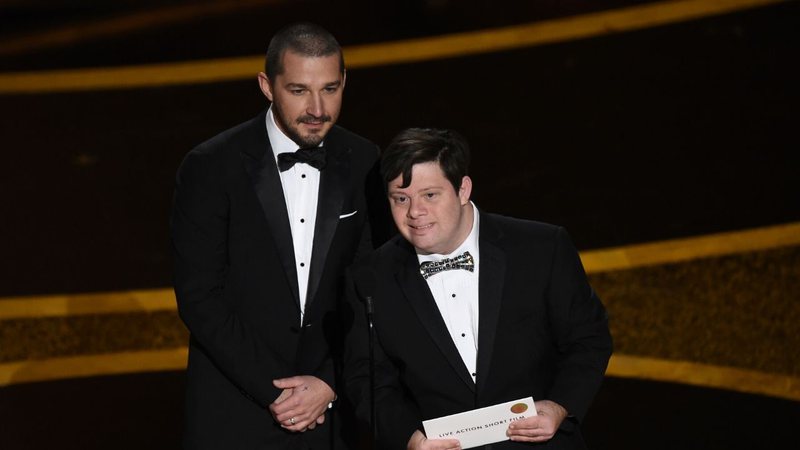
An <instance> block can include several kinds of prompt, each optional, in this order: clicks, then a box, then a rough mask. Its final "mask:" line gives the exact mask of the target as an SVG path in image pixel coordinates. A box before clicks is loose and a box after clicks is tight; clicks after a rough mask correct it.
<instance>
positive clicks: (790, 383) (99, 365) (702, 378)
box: [0, 347, 800, 401]
mask: <svg viewBox="0 0 800 450" xmlns="http://www.w3.org/2000/svg"><path fill="white" fill-rule="evenodd" d="M187 354H188V350H187V348H186V347H180V348H172V349H166V350H151V351H140V352H124V353H109V354H102V355H83V356H70V357H62V358H52V359H45V360H35V361H19V362H12V363H6V364H0V387H2V386H10V385H14V384H22V383H33V382H43V381H55V380H62V379H71V378H84V377H94V376H106V375H121V374H131V373H145V372H161V371H172V370H183V369H184V368H185V367H186V358H187ZM606 375H607V376H611V377H618V378H635V379H644V380H653V381H663V382H670V383H679V384H688V385H692V386H701V387H709V388H716V389H726V390H730V391H736V392H743V393H747V394H757V395H766V396H770V397H776V398H784V399H788V400H795V401H800V378H796V377H791V376H788V375H773V374H769V373H763V372H757V371H753V370H745V369H738V368H734V367H724V366H712V365H708V364H699V363H694V362H689V361H670V360H664V359H656V358H647V357H640V356H633V355H613V356H612V357H611V361H610V363H609V366H608V371H607V373H606Z"/></svg>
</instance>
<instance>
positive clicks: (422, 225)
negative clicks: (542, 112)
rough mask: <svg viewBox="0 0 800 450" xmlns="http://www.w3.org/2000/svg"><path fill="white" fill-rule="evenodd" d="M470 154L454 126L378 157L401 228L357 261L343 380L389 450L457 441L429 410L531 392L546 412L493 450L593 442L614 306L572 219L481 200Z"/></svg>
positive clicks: (399, 140) (408, 137) (402, 140)
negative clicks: (545, 218)
mask: <svg viewBox="0 0 800 450" xmlns="http://www.w3.org/2000/svg"><path fill="white" fill-rule="evenodd" d="M468 166H469V147H468V145H467V143H466V141H465V140H464V139H463V137H461V136H460V135H459V134H457V133H455V132H451V131H446V130H431V129H409V130H405V131H403V132H401V133H400V134H399V135H398V136H397V137H395V139H394V140H393V141H392V143H391V144H390V145H389V146H388V148H387V149H386V150H385V152H384V154H383V155H382V157H381V171H382V173H383V177H384V181H385V183H386V184H387V187H388V194H389V204H390V209H391V211H392V216H393V218H394V222H395V225H396V226H397V228H398V230H399V232H400V235H399V236H396V237H395V238H393V239H391V240H390V241H389V242H387V243H386V244H384V245H383V246H382V247H380V248H379V249H378V250H376V251H375V252H373V253H371V254H370V255H368V256H367V257H366V258H364V259H363V260H361V261H359V262H358V263H356V265H354V266H353V267H352V268H351V269H350V270H349V271H348V274H349V277H348V278H349V281H348V291H347V295H346V298H347V307H346V308H345V310H344V311H345V316H344V317H346V318H348V319H350V320H352V324H351V325H350V327H349V331H348V333H347V338H346V345H345V363H344V380H345V384H346V386H347V392H348V394H349V395H350V396H351V397H352V400H353V402H354V404H355V405H356V407H357V413H358V414H359V416H360V417H362V418H363V419H364V420H369V419H370V416H371V414H370V412H369V411H370V409H371V405H370V402H371V401H374V408H375V416H376V421H377V423H376V425H377V426H376V429H377V440H378V445H379V448H382V449H406V448H409V449H446V448H453V449H455V448H459V447H460V443H459V441H458V440H457V439H428V438H427V437H426V436H425V434H424V433H423V427H422V421H423V420H428V419H433V418H437V417H441V416H446V415H451V414H456V413H461V412H465V411H469V410H472V409H476V408H480V407H485V406H490V405H495V404H501V403H505V402H509V401H513V400H517V399H521V398H526V397H529V396H532V397H533V399H534V402H535V406H536V410H537V411H538V415H537V416H531V417H527V418H525V419H521V420H518V421H514V422H512V424H511V425H509V426H508V429H507V430H506V435H507V436H508V437H509V439H510V440H508V441H502V442H499V443H496V444H493V445H491V446H487V447H486V448H489V447H491V448H493V449H504V448H509V449H510V448H527V447H528V446H529V445H530V443H536V444H539V445H537V446H536V447H537V448H548V449H582V448H585V444H584V441H583V438H582V437H581V433H580V429H579V427H578V425H579V424H580V422H581V420H582V419H583V417H584V415H585V413H586V411H587V409H588V407H589V404H590V403H591V400H592V398H593V397H594V395H595V393H596V392H597V390H598V388H599V386H600V384H601V381H602V379H603V376H604V373H605V370H606V366H607V364H608V359H609V357H610V355H611V336H610V334H609V329H608V319H607V316H606V311H605V309H604V307H603V305H602V304H601V303H600V300H599V299H598V298H597V296H596V295H595V293H594V291H593V290H592V288H591V287H590V286H589V284H588V282H587V280H586V275H585V273H584V270H583V267H582V265H581V262H580V258H579V256H578V253H577V251H576V250H575V248H574V246H573V245H572V243H571V241H570V239H569V237H568V236H567V233H566V232H565V231H564V229H563V228H560V227H557V226H553V225H548V224H544V223H539V222H532V221H527V220H521V219H514V218H510V217H504V216H500V215H496V214H490V213H487V212H484V211H480V210H478V209H477V208H476V207H475V205H474V204H473V203H472V202H471V201H470V195H471V192H472V180H471V178H470V177H469V176H468V175H467V169H468ZM362 297H364V298H365V297H370V298H371V302H370V304H371V307H370V311H371V318H372V324H373V327H372V329H373V330H374V337H375V339H374V341H373V345H374V349H373V353H372V354H373V355H374V366H373V368H372V369H373V370H374V381H373V382H374V385H375V389H374V390H371V389H370V383H371V382H370V365H371V363H370V353H371V351H370V346H371V345H370V343H369V338H368V336H369V333H368V329H369V327H368V324H367V320H368V317H367V315H366V313H365V306H364V304H363V303H361V300H362ZM365 303H366V302H365ZM349 313H351V314H349Z"/></svg>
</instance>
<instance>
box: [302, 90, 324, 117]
mask: <svg viewBox="0 0 800 450" xmlns="http://www.w3.org/2000/svg"><path fill="white" fill-rule="evenodd" d="M306 113H307V114H308V115H310V116H314V117H322V116H324V115H325V103H324V102H323V100H322V96H321V95H320V94H319V93H315V94H312V95H311V98H310V99H309V101H308V105H307V106H306Z"/></svg>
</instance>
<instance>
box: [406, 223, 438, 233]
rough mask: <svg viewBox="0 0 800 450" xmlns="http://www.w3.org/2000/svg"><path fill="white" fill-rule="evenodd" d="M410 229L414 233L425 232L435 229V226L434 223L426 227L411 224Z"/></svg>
mask: <svg viewBox="0 0 800 450" xmlns="http://www.w3.org/2000/svg"><path fill="white" fill-rule="evenodd" d="M408 227H409V228H411V229H412V230H414V231H419V232H423V231H425V230H429V229H431V228H432V227H433V224H432V223H429V224H425V225H411V224H409V225H408Z"/></svg>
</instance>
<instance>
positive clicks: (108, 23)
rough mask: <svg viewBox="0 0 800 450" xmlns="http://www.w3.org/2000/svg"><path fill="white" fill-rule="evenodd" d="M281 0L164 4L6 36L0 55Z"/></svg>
mask: <svg viewBox="0 0 800 450" xmlns="http://www.w3.org/2000/svg"><path fill="white" fill-rule="evenodd" d="M280 2H281V0H237V1H222V2H220V1H214V2H209V3H197V2H192V3H191V4H188V5H174V6H166V7H162V8H158V9H152V10H147V11H141V12H134V13H131V14H128V15H125V16H121V17H111V18H103V19H102V20H98V21H93V22H88V23H79V24H71V25H66V26H61V27H58V28H55V29H51V30H48V31H45V32H36V33H29V34H25V35H20V36H11V37H7V38H6V39H5V40H4V41H3V42H0V56H7V55H14V54H20V53H24V52H30V51H37V50H42V49H45V48H53V47H64V46H68V45H75V44H78V43H81V42H85V41H89V40H93V39H101V38H105V37H114V36H119V35H120V34H123V33H130V32H134V31H139V30H143V29H147V28H153V27H159V26H166V25H171V24H175V23H180V22H187V21H191V20H197V19H202V18H204V17H209V16H215V15H219V14H225V13H228V12H232V11H241V10H244V9H250V8H256V7H261V6H264V5H268V4H276V3H280Z"/></svg>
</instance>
